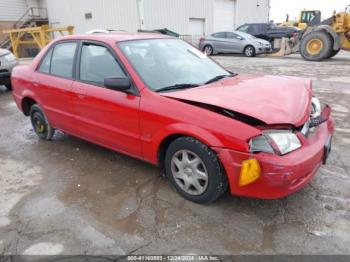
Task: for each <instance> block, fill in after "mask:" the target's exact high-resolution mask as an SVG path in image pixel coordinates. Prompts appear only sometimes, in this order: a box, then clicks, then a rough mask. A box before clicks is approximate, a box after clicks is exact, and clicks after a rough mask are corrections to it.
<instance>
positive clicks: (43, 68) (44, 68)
mask: <svg viewBox="0 0 350 262" xmlns="http://www.w3.org/2000/svg"><path fill="white" fill-rule="evenodd" d="M51 56H52V48H51V49H50V50H49V51H48V52H47V53H46V55H45V58H44V59H43V60H42V62H41V64H40V66H39V69H38V70H39V72H42V73H47V74H48V73H50V64H51Z"/></svg>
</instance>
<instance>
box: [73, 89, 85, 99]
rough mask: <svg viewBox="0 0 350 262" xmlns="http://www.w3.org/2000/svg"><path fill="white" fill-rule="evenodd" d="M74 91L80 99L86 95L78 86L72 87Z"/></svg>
mask: <svg viewBox="0 0 350 262" xmlns="http://www.w3.org/2000/svg"><path fill="white" fill-rule="evenodd" d="M74 92H75V93H76V94H77V95H78V97H79V98H80V99H83V98H84V97H86V90H85V89H83V88H80V87H76V88H74Z"/></svg>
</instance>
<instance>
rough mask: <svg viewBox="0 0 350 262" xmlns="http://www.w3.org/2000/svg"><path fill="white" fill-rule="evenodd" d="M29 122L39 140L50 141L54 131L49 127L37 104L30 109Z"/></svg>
mask: <svg viewBox="0 0 350 262" xmlns="http://www.w3.org/2000/svg"><path fill="white" fill-rule="evenodd" d="M30 120H31V122H32V126H33V129H34V131H35V133H36V134H37V135H38V137H39V138H40V139H43V140H51V139H52V137H53V135H54V133H55V130H54V129H53V128H52V127H51V125H50V123H49V122H48V120H47V117H46V115H45V113H44V111H43V110H42V109H41V107H40V106H39V105H37V104H34V105H32V107H31V108H30Z"/></svg>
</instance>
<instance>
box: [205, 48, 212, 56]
mask: <svg viewBox="0 0 350 262" xmlns="http://www.w3.org/2000/svg"><path fill="white" fill-rule="evenodd" d="M212 51H213V49H212V48H211V47H210V46H206V47H205V48H204V53H206V54H207V55H210V54H211V53H212Z"/></svg>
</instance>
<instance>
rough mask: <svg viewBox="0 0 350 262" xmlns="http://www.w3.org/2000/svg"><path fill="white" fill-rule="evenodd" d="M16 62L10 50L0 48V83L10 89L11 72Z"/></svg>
mask: <svg viewBox="0 0 350 262" xmlns="http://www.w3.org/2000/svg"><path fill="white" fill-rule="evenodd" d="M17 64H18V62H17V59H16V57H15V56H14V55H13V54H12V53H11V52H10V51H8V50H6V49H2V48H0V85H4V86H6V87H7V88H8V89H11V79H10V78H11V72H12V69H13V68H14V67H15V66H16V65H17Z"/></svg>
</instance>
